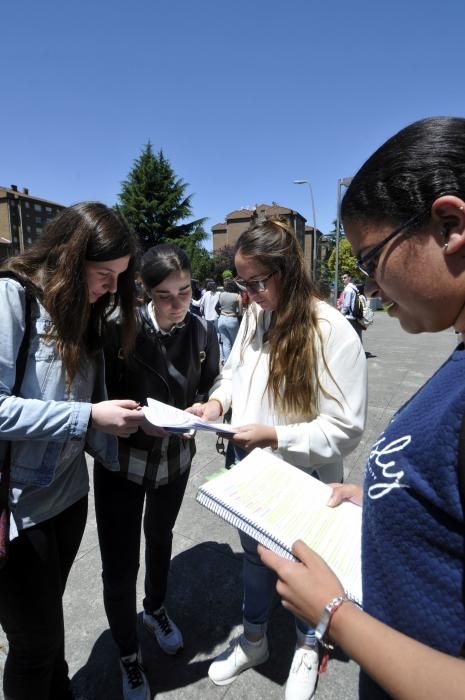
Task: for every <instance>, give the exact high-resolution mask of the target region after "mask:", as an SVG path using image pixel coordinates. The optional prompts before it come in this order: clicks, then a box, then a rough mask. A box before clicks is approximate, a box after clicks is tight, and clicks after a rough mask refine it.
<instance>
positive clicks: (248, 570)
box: [230, 443, 316, 646]
mask: <svg viewBox="0 0 465 700" xmlns="http://www.w3.org/2000/svg"><path fill="white" fill-rule="evenodd" d="M230 444H231V443H230ZM234 452H235V455H236V458H237V459H242V458H243V457H245V456H246V454H247V453H246V452H245V451H244V450H241V449H240V448H238V447H234ZM239 537H240V540H241V544H242V549H243V550H244V559H243V583H244V600H243V604H242V615H243V625H244V632H245V633H246V634H250V635H257V636H260V637H262V636H263V635H264V634H266V629H267V626H268V620H269V618H270V616H271V613H272V611H273V607H274V602H275V600H276V598H277V593H276V581H277V576H276V574H275V573H274V571H272V570H271V569H269V568H268V567H267V566H265V565H264V564H263V563H262V560H261V559H260V557H259V555H258V553H257V545H258V543H257V542H256V540H254V539H252V537H249V535H246V534H245V532H241V531H239ZM295 626H296V633H297V641H298V642H299V644H308V645H309V646H314V645H315V644H316V638H315V629H314V628H313V627H310V626H309V625H308V623H307V622H305V620H302V619H301V618H299V617H296V618H295Z"/></svg>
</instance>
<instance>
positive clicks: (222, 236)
mask: <svg viewBox="0 0 465 700" xmlns="http://www.w3.org/2000/svg"><path fill="white" fill-rule="evenodd" d="M265 218H266V219H270V218H271V219H280V220H282V221H285V222H286V223H287V224H288V225H289V226H290V227H291V228H292V230H293V231H294V232H295V234H296V236H297V238H298V240H299V242H300V245H301V246H302V249H303V251H304V255H305V261H306V267H307V270H308V271H310V270H311V269H312V267H313V226H306V225H305V222H306V219H305V218H304V217H303V216H302V214H299V212H298V211H294V210H293V209H288V208H287V207H282V206H281V205H279V204H277V203H276V202H273V203H272V204H257V205H256V206H255V208H254V209H236V210H235V211H232V212H231V213H230V214H228V215H227V216H226V220H225V221H224V223H221V224H215V225H214V226H212V229H211V230H212V234H213V252H214V253H215V252H216V251H218V250H220V249H221V248H224V246H226V245H231V246H233V245H234V244H235V242H236V241H237V239H238V238H239V236H240V235H241V233H243V232H244V231H246V230H247V229H248V228H249V226H251V225H252V224H253V223H255V222H257V221H260V220H261V219H265ZM317 233H318V231H317Z"/></svg>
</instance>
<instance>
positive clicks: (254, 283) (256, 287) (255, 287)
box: [234, 270, 278, 294]
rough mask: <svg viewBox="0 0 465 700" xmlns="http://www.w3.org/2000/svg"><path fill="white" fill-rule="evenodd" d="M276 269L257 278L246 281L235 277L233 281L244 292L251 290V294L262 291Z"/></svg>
mask: <svg viewBox="0 0 465 700" xmlns="http://www.w3.org/2000/svg"><path fill="white" fill-rule="evenodd" d="M277 272H278V271H277V270H275V271H274V272H270V274H269V275H266V277H262V278H261V279H259V280H250V281H246V280H243V279H241V278H240V277H235V278H234V282H235V283H236V284H237V286H238V287H239V289H242V291H245V292H252V294H258V293H259V292H264V291H265V290H266V282H268V280H269V279H271V278H272V277H273V275H275V274H276V273H277Z"/></svg>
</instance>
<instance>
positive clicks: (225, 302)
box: [217, 277, 242, 362]
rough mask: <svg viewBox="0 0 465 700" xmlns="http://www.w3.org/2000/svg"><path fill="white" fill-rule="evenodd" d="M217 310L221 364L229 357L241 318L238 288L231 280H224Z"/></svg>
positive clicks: (240, 300)
mask: <svg viewBox="0 0 465 700" xmlns="http://www.w3.org/2000/svg"><path fill="white" fill-rule="evenodd" d="M217 310H219V313H220V315H219V318H218V333H219V336H220V343H221V348H222V356H223V357H222V359H223V362H226V360H227V359H228V357H229V353H230V352H231V348H232V346H233V345H234V341H235V340H236V336H237V332H238V330H239V326H240V323H241V321H240V319H241V317H242V298H241V295H240V294H239V292H238V286H237V284H236V283H235V282H234V280H233V279H232V278H229V277H227V278H226V279H225V280H224V291H223V292H220V293H219V296H218V302H217Z"/></svg>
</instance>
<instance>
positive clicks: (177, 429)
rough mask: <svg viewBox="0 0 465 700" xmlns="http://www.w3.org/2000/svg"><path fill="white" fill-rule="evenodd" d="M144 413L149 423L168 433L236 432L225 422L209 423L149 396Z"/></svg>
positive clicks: (230, 433)
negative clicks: (199, 431) (198, 431)
mask: <svg viewBox="0 0 465 700" xmlns="http://www.w3.org/2000/svg"><path fill="white" fill-rule="evenodd" d="M144 414H145V417H146V418H147V420H148V421H150V423H153V425H156V426H157V427H159V428H163V429H164V430H166V431H168V432H170V433H187V432H189V430H212V431H214V432H222V433H228V434H229V435H232V434H234V433H235V432H236V429H235V428H231V426H229V425H227V424H226V423H209V422H207V421H204V420H201V419H200V418H197V417H196V416H194V415H193V414H192V413H188V412H187V411H181V410H180V409H179V408H175V407H174V406H170V405H169V404H166V403H163V402H162V401H156V400H155V399H150V398H148V399H147V406H144Z"/></svg>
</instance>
